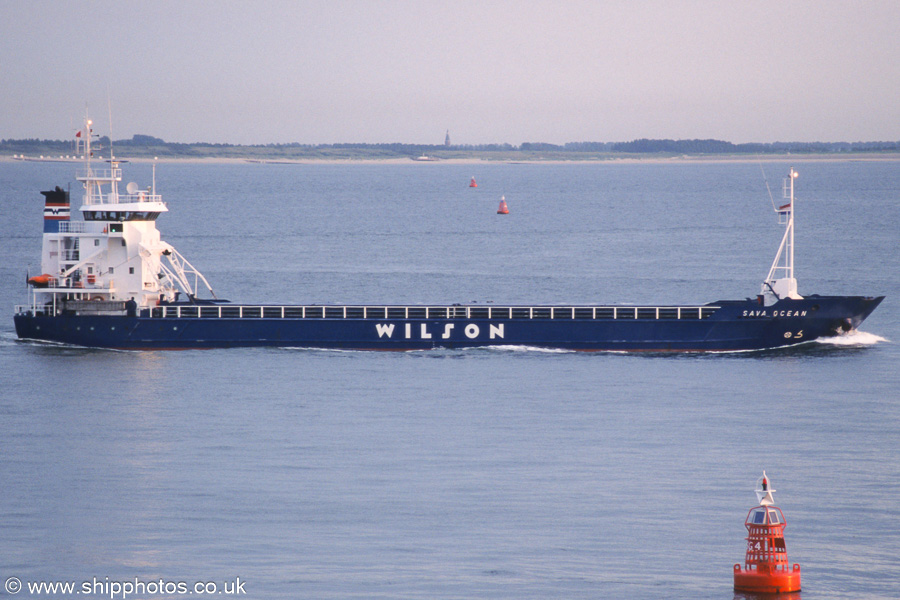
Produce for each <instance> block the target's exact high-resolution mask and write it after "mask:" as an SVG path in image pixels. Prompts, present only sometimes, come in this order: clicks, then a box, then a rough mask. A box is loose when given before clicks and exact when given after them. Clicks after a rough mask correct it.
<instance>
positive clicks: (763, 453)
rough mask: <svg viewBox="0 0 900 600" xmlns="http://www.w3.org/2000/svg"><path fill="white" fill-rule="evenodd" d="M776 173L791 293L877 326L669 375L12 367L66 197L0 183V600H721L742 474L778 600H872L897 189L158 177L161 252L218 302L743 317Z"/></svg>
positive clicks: (895, 289) (339, 365)
mask: <svg viewBox="0 0 900 600" xmlns="http://www.w3.org/2000/svg"><path fill="white" fill-rule="evenodd" d="M789 166H794V167H795V168H796V169H797V170H798V171H799V173H800V178H799V179H798V180H797V198H798V200H797V202H796V217H797V225H796V226H797V236H796V244H797V248H796V268H797V277H798V279H799V284H800V285H799V289H800V293H801V294H810V293H821V294H860V295H882V294H884V295H886V296H887V299H886V300H885V301H884V302H883V303H882V305H881V306H880V307H879V308H878V309H877V310H876V311H875V312H874V313H873V315H872V316H871V317H870V318H869V319H868V320H867V321H866V322H865V323H864V324H863V327H862V332H859V333H857V334H856V335H854V336H850V337H843V338H838V339H834V340H829V341H826V342H824V343H822V342H817V343H814V344H809V345H806V346H803V347H798V348H793V349H789V350H780V351H767V352H755V353H733V354H687V355H675V356H672V355H631V354H614V353H596V354H594V353H592V354H582V353H574V352H559V351H546V350H539V349H532V348H519V347H507V348H496V349H473V350H465V351H448V350H436V351H427V352H404V353H378V352H335V351H320V350H308V349H299V348H282V349H235V350H207V351H181V352H116V351H106V350H89V349H81V348H74V347H66V346H59V345H49V344H38V343H29V342H20V341H17V340H16V339H15V332H14V329H13V322H12V313H13V311H12V309H13V306H14V305H15V304H21V303H24V302H26V299H27V295H26V289H25V277H26V272H28V273H30V274H36V273H38V272H40V264H39V260H40V259H39V257H40V243H41V242H40V235H41V229H42V226H41V218H42V201H43V198H42V196H40V194H39V193H38V192H39V191H40V190H44V189H52V187H53V186H55V185H61V186H63V187H66V186H68V185H71V186H72V199H73V208H75V209H76V210H77V207H78V205H79V196H80V188H78V187H77V185H78V184H77V183H73V171H74V168H73V165H71V164H58V163H22V162H0V249H2V252H0V257H2V261H0V425H2V430H0V432H2V435H0V489H2V494H0V580H3V581H4V583H5V584H6V586H7V587H6V589H4V590H3V591H0V594H7V595H9V596H10V597H13V594H11V593H10V592H13V591H15V581H13V580H11V579H10V578H13V577H14V578H17V581H19V582H20V583H21V584H22V586H23V589H22V590H21V591H19V592H18V594H15V596H16V597H26V596H29V597H31V596H34V595H35V594H29V587H28V586H29V585H31V586H33V585H34V584H36V583H39V582H72V583H73V584H75V585H77V586H78V588H77V589H78V590H79V591H81V593H80V594H74V593H72V594H68V595H66V594H63V593H57V594H53V595H52V597H75V596H82V597H83V596H86V597H98V598H100V597H107V598H109V597H119V598H121V597H123V596H126V597H140V598H163V597H167V598H176V597H185V596H186V595H196V594H197V593H199V592H198V591H196V590H199V591H206V592H218V593H220V594H219V595H225V594H224V592H229V591H230V592H233V593H232V594H230V595H244V596H246V597H252V598H285V599H288V598H291V599H293V598H316V599H318V598H322V599H347V598H391V599H393V598H410V599H422V598H441V599H451V598H467V599H471V598H478V599H482V598H484V599H489V598H510V599H513V598H515V599H530V598H535V599H538V598H540V599H544V598H634V599H643V598H647V599H657V598H659V599H662V598H685V599H707V598H708V599H729V600H730V599H733V598H734V597H735V593H734V592H733V591H732V566H733V565H734V564H735V563H739V562H740V563H742V562H743V557H744V550H745V541H744V537H745V535H746V530H745V528H744V526H743V521H744V518H745V516H746V514H747V511H748V509H749V508H750V507H752V506H754V505H755V503H756V497H755V495H754V493H753V489H754V487H755V482H756V480H757V478H758V477H760V476H761V474H762V471H763V469H765V470H766V471H767V473H768V475H769V477H770V479H771V481H772V482H773V485H774V487H775V489H776V490H777V491H776V494H775V500H776V503H777V504H778V505H779V506H780V507H781V508H782V509H783V511H784V514H785V517H786V518H787V522H788V526H787V529H786V542H787V550H788V556H789V559H790V561H791V562H792V563H794V562H796V563H799V564H801V566H802V569H803V592H802V595H803V596H804V597H807V598H816V599H837V598H885V599H887V598H896V597H897V594H898V592H897V590H898V587H900V558H898V557H900V527H898V526H897V522H898V520H900V502H898V498H900V433H898V426H900V405H898V395H900V375H898V364H900V360H898V359H900V350H898V346H897V340H900V319H898V316H900V310H898V308H897V306H898V298H900V277H898V273H900V252H898V241H900V235H898V231H900V229H898V226H900V208H898V207H900V203H898V198H900V163H898V162H892V161H882V162H862V161H849V160H848V161H828V162H804V161H802V160H797V161H795V162H793V163H791V164H788V163H785V162H763V163H757V162H752V161H750V162H736V163H702V164H695V163H690V162H677V163H671V164H666V163H663V164H648V163H638V164H619V163H609V164H606V163H604V164H575V165H567V164H492V163H476V164H466V165H454V164H442V163H436V164H427V163H426V164H422V163H414V162H412V161H410V164H403V165H397V164H391V165H383V164H361V165H360V164H348V165H328V164H323V165H317V164H298V165H274V164H227V165H225V164H216V165H208V164H184V163H175V164H173V163H162V164H160V165H159V167H158V169H157V173H156V179H157V186H158V191H159V192H160V193H162V194H163V197H164V199H165V200H166V201H167V202H168V206H169V209H170V211H171V212H170V213H168V214H165V215H163V216H162V217H161V218H160V219H159V221H158V223H157V225H158V227H159V228H160V230H161V231H162V233H163V239H165V240H167V241H169V242H170V243H172V244H173V245H174V246H175V247H176V248H177V249H178V250H179V251H181V252H182V253H183V254H184V255H185V256H186V257H187V258H188V260H190V261H191V262H192V263H193V264H194V265H195V266H196V267H197V268H198V269H200V270H201V271H202V272H203V273H204V274H205V275H206V277H207V278H208V279H209V281H210V282H211V284H212V285H213V288H214V290H215V293H216V294H217V295H218V296H219V297H220V298H228V299H231V300H233V301H235V302H248V303H261V302H263V303H326V302H342V303H343V302H346V303H375V304H386V303H404V304H405V303H408V304H415V303H435V304H446V303H451V302H479V303H482V302H483V303H489V302H497V303H503V304H508V303H531V302H534V303H544V302H548V303H616V302H621V303H630V302H637V303H648V304H681V303H694V304H696V303H705V302H711V301H716V300H722V299H733V298H743V297H747V296H754V295H755V294H756V293H758V291H759V285H760V282H761V280H762V278H763V277H764V276H765V274H766V272H767V271H768V268H769V266H770V264H771V261H772V259H773V258H774V254H775V250H776V249H777V246H778V243H779V242H780V240H781V235H782V233H783V228H781V227H780V226H778V225H777V221H776V215H775V213H774V211H773V203H774V205H779V204H781V203H783V202H782V201H781V178H782V177H783V176H784V175H786V174H787V171H788V168H789ZM125 167H126V169H125V177H126V180H127V181H130V180H132V179H133V180H135V181H137V182H138V183H139V184H141V185H142V186H143V185H147V184H149V182H150V179H151V172H150V166H149V165H147V164H140V163H139V164H133V165H125ZM472 176H475V177H476V179H477V181H478V184H479V187H478V188H477V189H476V188H468V187H467V184H468V182H469V180H470V178H471V177H472ZM767 187H768V188H770V189H771V191H772V198H770V196H769V193H768V191H767ZM501 196H505V197H506V200H507V203H508V205H509V209H510V214H509V215H497V214H496V209H497V205H498V204H499V201H500V198H501ZM73 212H76V211H73ZM8 582H11V583H8ZM177 583H184V584H185V585H186V586H187V588H188V589H189V590H190V591H191V592H194V594H179V593H178V590H176V588H174V587H172V585H175V584H177ZM198 583H200V584H202V585H201V587H200V588H195V587H194V586H195V585H197V584H198ZM85 584H87V585H88V586H89V589H84V588H83V587H82V586H84V585H85ZM157 584H158V585H157ZM169 584H172V585H169ZM9 585H12V586H13V587H12V588H10V587H8V586H9ZM128 585H131V586H132V587H131V588H129V587H128ZM140 585H143V586H144V587H140ZM148 585H149V587H148ZM154 585H157V587H156V588H154V587H153V586H154ZM210 586H212V587H210ZM32 589H34V588H33V587H32ZM182 589H184V588H182ZM82 590H83V591H82ZM130 590H131V591H130ZM167 590H168V591H167ZM159 592H162V593H159ZM207 595H208V594H207ZM45 596H47V597H51V595H50V594H45Z"/></svg>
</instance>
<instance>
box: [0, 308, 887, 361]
mask: <svg viewBox="0 0 900 600" xmlns="http://www.w3.org/2000/svg"><path fill="white" fill-rule="evenodd" d="M883 298H884V297H883V296H882V297H876V298H868V297H862V296H807V297H806V298H803V299H799V300H791V299H783V300H779V301H778V302H776V303H775V304H773V305H771V306H763V305H762V304H760V303H759V302H757V301H755V300H740V301H722V302H716V303H712V304H708V305H704V306H702V307H697V306H694V307H648V306H602V307H601V306H577V307H563V306H532V307H493V306H492V307H485V306H483V305H471V306H459V305H454V306H442V307H419V306H416V307H363V306H306V307H300V306H288V307H284V306H232V305H201V306H197V305H168V306H161V307H157V308H154V309H152V310H150V311H147V310H145V311H142V312H141V313H140V315H135V316H125V313H124V311H123V312H122V314H121V316H120V315H109V314H103V315H98V314H89V313H87V312H78V311H65V312H60V313H59V314H55V315H53V314H49V313H44V312H41V311H40V310H38V311H26V312H22V313H20V314H17V315H15V325H16V332H17V334H18V336H19V337H20V338H22V339H32V340H44V341H51V342H59V343H65V344H73V345H78V346H89V347H101V348H117V349H135V350H137V349H190V348H234V347H251V346H282V347H285V346H287V347H303V348H333V349H352V350H423V349H431V348H472V347H483V346H531V347H540V348H559V349H567V350H580V351H624V352H636V351H656V352H663V351H681V352H692V351H739V350H761V349H767V348H778V347H783V346H790V345H796V344H800V343H804V342H809V341H813V340H815V339H817V338H821V337H830V336H834V335H837V334H839V333H841V332H845V331H849V330H851V329H855V328H856V327H858V326H859V324H860V323H861V322H862V321H863V320H864V319H865V318H866V317H867V316H868V315H869V314H870V313H871V312H872V311H873V310H874V309H875V308H876V307H877V306H878V304H879V303H880V302H881V301H882V300H883Z"/></svg>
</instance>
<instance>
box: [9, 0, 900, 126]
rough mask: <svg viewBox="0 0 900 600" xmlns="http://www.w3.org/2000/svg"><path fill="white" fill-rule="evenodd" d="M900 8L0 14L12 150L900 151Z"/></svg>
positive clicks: (842, 3)
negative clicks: (663, 141)
mask: <svg viewBox="0 0 900 600" xmlns="http://www.w3.org/2000/svg"><path fill="white" fill-rule="evenodd" d="M898 32H900V0H873V1H852V0H818V1H791V0H778V1H769V0H762V1H755V0H746V1H733V2H731V1H725V0H722V1H709V2H706V1H681V0H661V1H624V0H623V1H601V0H595V1H582V0H571V1H566V0H556V1H547V2H539V1H530V2H526V1H521V2H512V1H510V2H498V1H490V0H476V1H473V2H468V1H466V2H461V1H452V0H450V1H446V0H445V1H436V2H433V1H430V0H412V1H387V0H385V1H380V2H377V1H371V2H366V1H361V0H360V1H347V0H323V1H307V0H294V1H286V2H275V1H263V0H259V1H244V2H236V1H221V2H209V1H191V0H177V1H171V2H170V1H159V0H150V1H143V2H135V1H132V0H119V1H115V2H105V1H102V2H86V1H81V2H69V1H65V0H63V1H61V0H52V1H31V2H27V1H16V0H0V57H2V58H0V114H2V120H0V138H24V137H39V138H52V139H63V138H68V137H69V136H70V135H71V134H72V133H73V132H74V131H75V128H76V126H77V124H78V121H79V119H80V117H81V115H83V113H84V109H85V105H87V106H88V108H89V110H90V112H91V115H92V117H94V120H95V121H96V122H97V123H98V124H100V127H98V128H97V129H99V130H100V131H101V132H102V133H107V130H108V129H109V125H108V123H109V111H108V108H107V105H108V102H107V97H109V100H110V104H111V106H112V127H113V128H112V133H113V137H114V138H115V139H120V138H127V137H131V136H132V135H133V134H135V133H143V134H148V135H155V136H158V137H161V138H163V139H165V140H167V141H178V142H196V141H208V142H227V143H268V142H274V143H283V142H301V143H331V142H405V143H441V142H443V138H444V132H445V130H447V129H449V130H450V135H451V138H452V141H453V142H454V143H458V144H481V143H492V142H498V143H503V142H508V143H512V144H519V143H521V142H526V141H531V142H539V141H541V142H552V143H563V142H568V141H626V140H632V139H636V138H643V137H648V138H717V139H723V140H728V141H732V142H754V141H755V142H772V141H779V140H780V141H788V140H790V141H861V140H862V141H870V140H891V141H896V140H900V34H898Z"/></svg>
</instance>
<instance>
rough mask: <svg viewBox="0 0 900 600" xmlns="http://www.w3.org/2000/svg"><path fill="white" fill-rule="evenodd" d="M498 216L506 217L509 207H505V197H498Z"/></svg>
mask: <svg viewBox="0 0 900 600" xmlns="http://www.w3.org/2000/svg"><path fill="white" fill-rule="evenodd" d="M497 214H498V215H508V214H509V207H508V206H507V205H506V196H500V208H498V209H497Z"/></svg>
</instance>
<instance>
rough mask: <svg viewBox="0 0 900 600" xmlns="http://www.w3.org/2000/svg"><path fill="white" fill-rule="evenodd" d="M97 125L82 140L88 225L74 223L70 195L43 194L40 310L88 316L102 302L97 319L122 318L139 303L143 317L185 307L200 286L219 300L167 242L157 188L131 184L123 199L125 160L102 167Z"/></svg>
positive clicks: (35, 282)
mask: <svg viewBox="0 0 900 600" xmlns="http://www.w3.org/2000/svg"><path fill="white" fill-rule="evenodd" d="M91 125H92V123H91V121H90V119H85V126H84V129H83V130H82V131H80V132H79V133H78V138H79V141H80V144H83V150H84V166H83V168H82V169H81V170H80V171H79V172H78V173H77V176H76V179H77V180H78V181H80V182H82V184H83V187H84V196H83V198H82V203H81V207H80V212H81V216H82V220H80V221H72V220H69V206H68V204H69V197H68V196H69V194H68V192H66V191H64V190H62V189H61V188H56V190H55V191H53V192H43V194H44V196H45V197H46V198H47V201H46V205H45V207H44V238H43V247H42V251H41V270H42V275H40V276H37V277H31V278H29V283H30V284H31V285H32V286H33V287H32V289H33V292H34V294H33V305H34V306H35V307H37V306H43V307H46V306H48V305H52V308H53V312H54V314H55V313H57V312H58V311H61V310H63V308H64V306H66V305H68V307H69V308H71V307H73V306H77V307H78V308H80V309H81V310H88V306H91V305H85V304H84V302H85V301H91V302H96V303H97V304H95V305H93V307H94V310H92V311H91V312H120V311H122V310H125V307H126V305H125V304H123V303H126V302H129V303H130V301H132V300H133V301H134V304H130V305H129V306H130V308H132V309H136V310H140V309H146V308H151V307H153V306H156V305H157V304H158V303H159V302H161V301H163V302H174V301H176V299H178V298H179V296H180V295H181V294H184V296H181V299H182V300H188V299H189V298H193V297H194V296H195V294H196V291H197V287H198V285H199V284H201V282H202V284H203V285H204V286H205V287H206V288H207V289H209V291H210V293H211V294H212V289H211V288H210V287H209V284H208V282H207V281H206V279H205V278H204V277H203V275H202V274H200V272H198V271H197V270H196V269H194V267H193V266H192V265H191V264H190V263H189V262H188V261H187V260H185V258H184V257H183V256H181V255H180V254H179V253H178V251H177V250H175V248H173V247H172V246H171V245H170V244H168V243H166V242H164V241H162V239H161V238H160V234H159V231H158V230H157V229H156V219H157V218H158V217H159V216H160V215H161V214H162V213H164V212H167V211H168V208H166V204H165V203H164V202H163V201H162V198H161V196H159V195H158V194H157V193H156V190H155V181H154V185H153V186H151V187H148V188H147V189H140V188H139V187H138V185H137V184H136V183H129V184H128V185H127V186H126V193H124V194H121V193H119V183H120V182H121V181H122V170H121V168H120V164H121V162H122V161H119V160H117V159H116V158H115V157H113V156H112V155H111V156H110V158H109V160H107V161H105V165H104V166H103V167H102V168H97V167H95V163H96V161H94V159H93V156H92V152H93V150H92V147H91V143H92V138H93V135H94V134H93V132H92V130H91ZM98 160H102V159H98ZM154 173H155V166H154ZM154 179H155V177H154ZM212 295H213V297H215V294H212ZM69 303H72V304H69Z"/></svg>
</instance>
